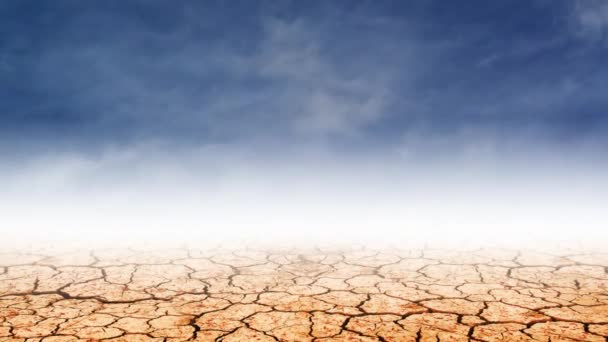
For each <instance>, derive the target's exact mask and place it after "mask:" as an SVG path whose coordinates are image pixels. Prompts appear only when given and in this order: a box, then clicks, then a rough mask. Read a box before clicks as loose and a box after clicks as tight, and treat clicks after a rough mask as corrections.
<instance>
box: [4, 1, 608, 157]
mask: <svg viewBox="0 0 608 342" xmlns="http://www.w3.org/2000/svg"><path fill="white" fill-rule="evenodd" d="M606 60H608V2H605V1H601V0H599V1H593V0H586V1H583V0H581V1H565V0H564V1H560V0H551V1H549V0H522V1H519V0H511V1H500V2H497V1H491V2H489V1H467V2H464V3H463V2H454V1H432V0H425V1H407V2H404V1H306V2H300V1H283V2H276V1H203V2H201V1H181V2H170V1H135V0H133V1H67V0H59V1H28V0H24V1H2V2H0V87H1V89H2V91H0V113H1V114H0V135H1V136H2V138H1V139H0V144H2V148H3V151H5V152H6V151H11V150H16V149H22V148H29V151H31V153H43V152H45V151H48V150H52V149H59V150H62V149H66V150H78V151H81V152H82V153H93V152H90V151H95V150H99V149H103V148H106V147H107V146H118V147H119V148H120V146H130V145H132V144H136V143H142V142H146V141H155V142H162V143H168V144H171V145H172V146H204V145H207V144H230V145H234V146H242V147H244V148H249V147H252V146H254V147H255V146H265V147H264V148H267V147H269V150H271V149H272V147H273V146H274V148H276V149H279V150H280V149H282V148H288V147H290V146H297V145H302V144H324V145H326V146H329V148H332V149H333V148H335V149H338V150H345V151H348V152H347V153H352V154H357V153H358V151H361V150H365V149H371V150H373V149H387V148H399V147H400V146H404V144H405V145H407V144H410V145H411V146H410V148H409V149H410V150H415V151H417V150H421V151H426V150H427V149H429V148H431V149H433V148H435V149H437V150H445V149H448V150H449V149H452V148H456V147H458V146H463V145H466V146H476V145H484V144H485V145H488V144H489V145H491V146H492V148H495V149H501V148H503V147H505V146H506V147H508V146H517V148H518V149H523V150H525V149H526V145H530V144H542V145H546V146H549V149H551V148H552V147H556V148H557V147H559V148H561V147H563V146H575V145H577V144H581V143H585V142H588V141H592V142H593V144H594V145H597V146H599V147H600V148H601V147H606V146H607V145H606V144H605V142H604V140H605V139H604V138H603V137H604V136H606V133H608V111H607V110H608V96H607V93H608V64H607V63H606V62H605V61H606ZM455 146H456V147H455Z"/></svg>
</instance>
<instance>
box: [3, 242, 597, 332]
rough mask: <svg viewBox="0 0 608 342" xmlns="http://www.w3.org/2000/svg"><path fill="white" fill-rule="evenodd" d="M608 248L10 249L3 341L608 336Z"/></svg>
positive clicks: (6, 257) (5, 265)
mask: <svg viewBox="0 0 608 342" xmlns="http://www.w3.org/2000/svg"><path fill="white" fill-rule="evenodd" d="M607 289H608V254H601V253H600V254H589V253H580V252H577V253H574V252H573V253H561V255H556V254H549V253H539V252H519V251H511V250H501V249H480V250H475V251H467V252H462V251H446V250H430V249H424V250H405V251H403V250H383V251H373V250H367V249H356V250H349V251H338V250H324V249H314V250H275V251H268V250H256V249H242V250H232V251H225V250H210V249H206V250H185V249H184V250H182V249H171V250H162V251H158V250H156V251H144V250H134V249H101V250H95V251H72V252H65V253H64V252H62V253H55V254H52V253H50V252H44V251H34V252H31V253H24V252H20V253H7V252H6V251H5V252H2V251H0V341H45V342H48V341H99V340H107V341H226V342H228V341H469V340H470V341H554V342H555V341H607V340H608V339H607V336H608V292H607Z"/></svg>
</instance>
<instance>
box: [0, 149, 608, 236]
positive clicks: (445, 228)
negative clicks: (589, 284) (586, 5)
mask: <svg viewBox="0 0 608 342" xmlns="http://www.w3.org/2000/svg"><path fill="white" fill-rule="evenodd" d="M161 151H162V149H155V148H153V147H145V148H130V149H122V150H121V149H117V150H108V151H106V152H104V153H102V154H101V155H99V156H97V157H91V156H90V155H89V156H88V157H87V156H86V155H85V154H65V153H61V154H55V155H48V156H45V157H38V158H34V159H31V160H28V161H26V162H23V161H21V162H20V163H17V162H16V163H15V164H14V165H13V166H11V165H10V164H8V163H7V164H4V165H3V168H2V169H0V173H1V176H2V180H3V181H2V183H3V188H4V189H3V191H2V192H1V193H0V224H1V227H0V240H1V241H2V244H3V245H5V244H8V245H10V244H15V243H18V242H19V243H30V242H35V241H42V242H54V243H64V242H68V241H70V242H73V243H80V244H83V245H86V246H88V245H89V244H93V243H97V244H104V245H116V244H119V243H124V244H129V243H133V242H135V243H150V244H153V243H159V244H166V243H169V242H171V243H178V244H179V243H184V244H190V245H192V244H193V245H201V246H203V245H208V244H213V243H221V242H234V241H239V242H246V243H255V244H269V245H272V244H283V243H284V244H303V245H319V244H335V245H350V244H366V245H396V246H412V245H415V246H422V245H425V246H478V245H495V246H529V247H535V246H540V245H545V244H548V243H562V244H563V243H565V244H568V245H577V244H591V245H598V246H601V245H602V244H604V243H605V242H608V230H607V229H606V228H607V227H606V223H607V222H608V211H607V210H605V209H606V203H608V180H607V178H606V177H605V176H604V175H602V173H601V169H602V168H601V167H600V166H599V165H593V164H582V163H570V162H569V161H568V160H566V159H563V158H562V159H560V158H557V157H555V158H548V157H547V158H545V159H539V158H536V157H531V156H530V157H528V158H520V159H517V158H511V159H509V160H497V159H492V158H481V157H480V158H473V159H471V158H468V159H467V158H463V157H458V158H447V157H446V158H441V159H437V160H429V159H426V160H423V159H420V158H419V160H412V159H407V158H397V157H394V156H393V157H389V156H388V155H383V156H378V155H376V156H373V155H371V154H370V155H368V156H366V157H363V156H361V157H358V158H347V157H337V156H335V155H331V154H328V155H325V156H324V157H322V155H323V154H322V153H309V154H306V153H305V151H299V153H301V154H300V155H291V156H284V157H273V158H263V157H260V156H259V155H255V154H252V153H251V152H244V151H240V152H238V151H234V150H226V149H224V148H221V147H219V148H214V147H210V148H205V149H201V150H196V151H193V150H190V151H188V152H184V153H177V152H175V153H170V152H167V153H162V152H161ZM294 153H296V152H295V151H294Z"/></svg>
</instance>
